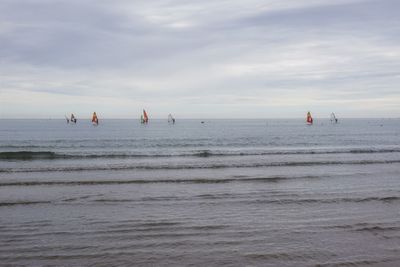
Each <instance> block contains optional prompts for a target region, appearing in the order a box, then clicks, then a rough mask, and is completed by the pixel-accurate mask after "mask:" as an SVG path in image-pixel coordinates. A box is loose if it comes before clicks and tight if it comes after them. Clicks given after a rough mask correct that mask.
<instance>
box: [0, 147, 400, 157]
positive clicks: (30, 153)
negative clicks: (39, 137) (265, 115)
mask: <svg viewBox="0 0 400 267" xmlns="http://www.w3.org/2000/svg"><path fill="white" fill-rule="evenodd" d="M399 152H400V148H388V149H386V148H383V149H382V148H380V149H332V150H317V149H315V150H280V151H279V150H271V151H240V150H239V151H212V150H195V151H186V152H176V153H170V154H168V153H151V152H150V153H129V152H122V153H107V152H99V153H97V154H79V153H70V154H66V153H57V152H54V151H6V152H0V159H2V160H44V159H46V160H56V159H96V158H162V157H201V158H208V157H224V156H268V155H271V156H273V155H314V154H321V155H323V154H372V153H399Z"/></svg>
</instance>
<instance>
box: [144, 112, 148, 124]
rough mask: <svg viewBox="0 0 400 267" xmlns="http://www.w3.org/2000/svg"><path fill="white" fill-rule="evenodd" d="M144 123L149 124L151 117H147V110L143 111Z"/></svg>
mask: <svg viewBox="0 0 400 267" xmlns="http://www.w3.org/2000/svg"><path fill="white" fill-rule="evenodd" d="M143 121H144V123H148V122H149V117H148V116H147V113H146V110H144V109H143Z"/></svg>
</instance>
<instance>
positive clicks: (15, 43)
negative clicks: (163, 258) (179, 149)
mask: <svg viewBox="0 0 400 267" xmlns="http://www.w3.org/2000/svg"><path fill="white" fill-rule="evenodd" d="M399 10H400V1H399V0H241V1H239V0H192V1H190V0H139V1H133V0H1V1H0V117H1V118H26V117H29V118H49V117H52V118H56V117H63V116H64V114H68V113H70V112H74V113H75V114H76V115H77V117H81V118H83V117H90V115H91V113H92V112H93V111H97V113H98V114H99V116H100V117H103V118H137V117H139V116H140V114H139V113H140V112H141V110H142V108H145V109H146V110H147V111H148V113H149V115H150V116H151V117H158V118H165V117H167V115H168V113H173V114H175V116H176V117H177V118H273V117H303V116H305V113H306V112H307V111H308V110H310V111H312V112H313V114H314V116H316V117H328V116H329V114H330V113H331V112H332V111H334V112H336V113H337V114H338V116H339V117H400V15H399Z"/></svg>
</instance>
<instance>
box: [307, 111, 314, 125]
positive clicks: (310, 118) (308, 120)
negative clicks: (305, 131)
mask: <svg viewBox="0 0 400 267" xmlns="http://www.w3.org/2000/svg"><path fill="white" fill-rule="evenodd" d="M307 123H308V124H313V118H312V116H311V112H310V111H309V112H308V113H307Z"/></svg>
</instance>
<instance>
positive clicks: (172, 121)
mask: <svg viewBox="0 0 400 267" xmlns="http://www.w3.org/2000/svg"><path fill="white" fill-rule="evenodd" d="M168 123H175V118H174V117H172V115H171V114H169V115H168Z"/></svg>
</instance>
